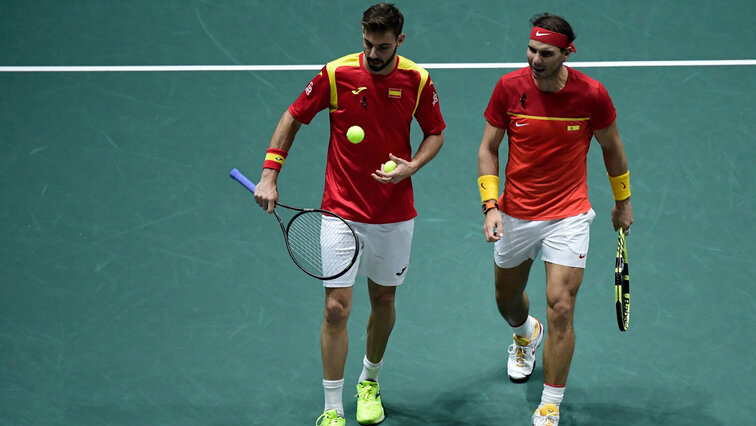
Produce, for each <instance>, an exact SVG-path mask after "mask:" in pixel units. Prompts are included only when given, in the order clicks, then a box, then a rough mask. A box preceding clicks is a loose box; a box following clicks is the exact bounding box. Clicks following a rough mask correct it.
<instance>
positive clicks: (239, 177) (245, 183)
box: [229, 169, 255, 194]
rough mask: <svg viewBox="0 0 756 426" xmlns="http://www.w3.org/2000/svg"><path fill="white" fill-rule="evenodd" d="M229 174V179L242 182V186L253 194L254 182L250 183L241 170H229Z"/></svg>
mask: <svg viewBox="0 0 756 426" xmlns="http://www.w3.org/2000/svg"><path fill="white" fill-rule="evenodd" d="M229 176H231V179H233V180H235V181H237V182H239V183H240V184H242V186H243V187H245V188H247V189H248V190H249V192H251V193H253V194H254V193H255V184H254V183H252V181H251V180H249V179H247V177H246V176H244V175H243V174H242V172H240V171H239V170H237V169H233V170H231V173H229Z"/></svg>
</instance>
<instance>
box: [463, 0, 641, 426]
mask: <svg viewBox="0 0 756 426" xmlns="http://www.w3.org/2000/svg"><path fill="white" fill-rule="evenodd" d="M530 22H531V24H532V25H533V28H532V30H531V32H530V40H529V41H528V50H527V58H528V67H525V68H522V69H520V70H517V71H514V72H511V73H509V74H506V75H504V76H502V77H501V78H500V79H499V81H498V82H497V83H496V86H495V87H494V90H493V94H492V95H491V99H490V101H489V104H488V107H487V108H486V111H485V114H484V115H485V118H486V125H485V128H484V130H483V140H482V141H481V144H480V150H479V152H478V174H479V176H480V177H479V179H478V186H479V189H480V193H481V202H482V204H483V213H484V215H485V219H484V223H483V232H484V235H485V238H486V241H489V242H495V244H494V262H495V267H494V270H495V273H494V281H495V286H496V304H497V306H498V308H499V312H500V313H501V315H502V317H504V319H505V320H506V322H507V323H508V324H509V325H510V326H511V327H512V329H513V332H514V339H513V340H514V341H513V343H512V344H511V345H510V346H509V357H508V361H507V372H508V374H509V378H510V379H511V380H512V381H513V382H516V383H522V382H525V381H527V380H528V379H529V378H530V375H531V374H532V373H533V369H534V367H535V364H536V359H535V355H536V349H537V348H538V346H540V345H541V342H543V341H544V340H545V343H544V349H543V376H544V382H545V383H544V387H543V393H542V395H541V403H540V404H539V406H538V408H537V409H536V410H535V412H534V413H533V416H532V420H531V424H532V425H538V426H540V425H550V426H557V425H558V423H559V405H560V403H561V402H562V398H563V396H564V390H565V384H566V383H567V374H568V372H569V369H570V363H571V361H572V354H573V352H574V347H575V331H574V328H573V316H574V310H575V299H576V297H577V293H578V289H579V288H580V283H581V282H582V280H583V270H584V268H585V265H586V259H587V255H588V242H589V231H590V229H589V228H590V224H591V222H592V221H593V218H594V216H595V213H594V211H593V209H592V208H591V204H590V202H589V201H588V187H587V166H586V159H587V154H588V148H589V147H590V143H591V140H592V139H593V138H594V137H595V138H596V140H597V141H598V143H599V145H600V146H601V150H602V152H603V156H604V164H605V166H606V171H607V173H608V176H609V181H610V183H611V186H612V191H613V194H614V199H615V204H614V207H613V209H612V213H611V221H612V224H613V226H614V229H615V231H616V230H617V229H618V228H620V227H621V228H623V229H625V230H628V229H629V228H630V225H631V224H632V223H633V211H632V207H631V205H630V181H629V172H628V168H627V161H626V159H625V151H624V148H623V147H622V141H621V139H620V136H619V132H618V130H617V124H616V121H615V119H616V112H615V109H614V105H613V104H612V100H611V99H610V97H609V94H608V93H607V91H606V89H605V88H604V86H603V85H602V84H601V83H599V82H598V81H596V80H594V79H592V78H590V77H588V76H587V75H585V74H583V73H581V72H580V71H577V70H574V69H571V68H568V67H566V66H565V65H564V63H565V61H567V59H568V58H569V57H570V55H571V54H572V53H574V52H575V51H576V50H575V45H574V44H573V41H574V40H575V35H574V33H573V32H572V28H571V27H570V24H569V23H568V22H567V21H566V20H564V19H563V18H561V17H559V16H555V15H551V14H548V13H545V14H541V15H536V16H534V17H533V18H532V19H531V21H530ZM504 135H507V137H508V144H509V150H508V151H509V154H508V159H507V165H506V170H505V182H504V190H503V192H502V194H501V195H499V145H500V144H501V142H502V140H503V138H504ZM539 252H540V253H541V260H543V262H544V265H545V269H546V302H547V325H548V331H546V330H545V329H544V327H543V325H542V324H541V322H540V321H539V320H537V319H536V318H534V317H532V316H530V315H529V307H530V302H529V299H528V295H527V293H526V292H525V287H526V285H527V282H528V274H529V273H530V267H531V265H532V264H533V261H534V260H535V258H536V256H537V255H538V253H539Z"/></svg>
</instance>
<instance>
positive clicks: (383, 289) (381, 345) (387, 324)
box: [365, 278, 396, 363]
mask: <svg viewBox="0 0 756 426" xmlns="http://www.w3.org/2000/svg"><path fill="white" fill-rule="evenodd" d="M368 292H369V294H370V306H371V308H372V309H371V310H370V317H369V318H368V323H367V347H366V352H365V355H366V356H367V359H368V360H369V361H370V362H373V363H378V362H380V361H381V360H382V359H383V354H384V352H386V346H387V345H388V340H389V336H390V335H391V331H392V330H393V328H394V322H395V321H396V309H395V307H394V300H395V297H396V287H394V286H382V285H379V284H377V283H375V282H374V281H373V280H371V279H369V278H368Z"/></svg>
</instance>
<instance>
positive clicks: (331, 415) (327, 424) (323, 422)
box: [315, 410, 346, 426]
mask: <svg viewBox="0 0 756 426" xmlns="http://www.w3.org/2000/svg"><path fill="white" fill-rule="evenodd" d="M315 426H346V419H345V418H343V417H339V413H338V412H337V411H336V410H328V411H326V412H325V413H323V414H321V415H320V417H318V419H317V420H315Z"/></svg>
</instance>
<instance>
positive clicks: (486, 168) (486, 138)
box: [478, 121, 506, 242]
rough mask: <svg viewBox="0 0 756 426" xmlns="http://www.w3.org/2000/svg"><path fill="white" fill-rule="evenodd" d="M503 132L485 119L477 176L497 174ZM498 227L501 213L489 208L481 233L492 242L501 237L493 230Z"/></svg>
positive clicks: (499, 227)
mask: <svg viewBox="0 0 756 426" xmlns="http://www.w3.org/2000/svg"><path fill="white" fill-rule="evenodd" d="M505 134H506V129H501V128H498V127H496V126H493V125H492V124H491V123H489V122H488V121H486V126H485V127H484V128H483V140H482V141H481V142H480V148H479V149H478V176H486V175H493V176H499V146H500V145H501V141H502V140H503V139H504V135H505ZM484 201H489V200H484ZM499 229H501V215H500V214H499V212H498V209H491V210H489V211H488V212H487V213H486V216H485V220H484V221H483V235H484V236H485V238H486V241H488V242H494V241H498V240H499V239H501V233H497V232H495V231H496V230H499Z"/></svg>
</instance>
